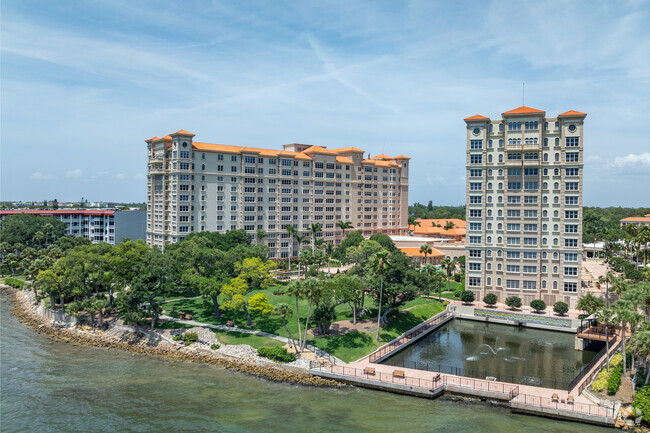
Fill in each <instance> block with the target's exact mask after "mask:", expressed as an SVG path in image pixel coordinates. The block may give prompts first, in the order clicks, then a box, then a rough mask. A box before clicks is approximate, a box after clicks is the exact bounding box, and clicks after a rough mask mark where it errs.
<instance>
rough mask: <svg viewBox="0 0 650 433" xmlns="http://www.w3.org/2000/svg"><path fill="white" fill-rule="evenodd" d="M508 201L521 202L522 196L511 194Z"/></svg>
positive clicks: (512, 202) (511, 202)
mask: <svg viewBox="0 0 650 433" xmlns="http://www.w3.org/2000/svg"><path fill="white" fill-rule="evenodd" d="M508 203H510V204H514V203H521V197H520V196H518V195H509V196H508Z"/></svg>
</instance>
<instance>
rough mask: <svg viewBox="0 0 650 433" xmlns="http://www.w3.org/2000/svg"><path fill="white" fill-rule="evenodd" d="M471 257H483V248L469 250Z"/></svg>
mask: <svg viewBox="0 0 650 433" xmlns="http://www.w3.org/2000/svg"><path fill="white" fill-rule="evenodd" d="M469 256H470V257H481V250H469Z"/></svg>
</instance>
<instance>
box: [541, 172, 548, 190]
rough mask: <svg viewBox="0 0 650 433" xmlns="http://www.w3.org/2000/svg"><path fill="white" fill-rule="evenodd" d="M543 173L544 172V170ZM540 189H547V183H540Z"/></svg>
mask: <svg viewBox="0 0 650 433" xmlns="http://www.w3.org/2000/svg"><path fill="white" fill-rule="evenodd" d="M544 171H546V169H544ZM542 189H548V183H546V182H544V183H542Z"/></svg>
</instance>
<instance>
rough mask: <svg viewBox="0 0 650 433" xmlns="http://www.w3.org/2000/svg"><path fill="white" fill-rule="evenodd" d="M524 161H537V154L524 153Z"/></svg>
mask: <svg viewBox="0 0 650 433" xmlns="http://www.w3.org/2000/svg"><path fill="white" fill-rule="evenodd" d="M524 159H528V160H531V159H539V153H530V152H528V153H525V154H524Z"/></svg>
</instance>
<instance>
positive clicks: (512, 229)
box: [507, 224, 521, 232]
mask: <svg viewBox="0 0 650 433" xmlns="http://www.w3.org/2000/svg"><path fill="white" fill-rule="evenodd" d="M507 227H508V231H509V232H518V231H519V230H521V228H520V227H521V226H520V225H519V224H508V226H507Z"/></svg>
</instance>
